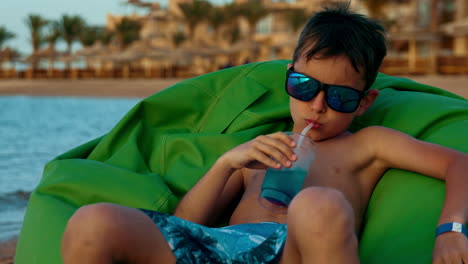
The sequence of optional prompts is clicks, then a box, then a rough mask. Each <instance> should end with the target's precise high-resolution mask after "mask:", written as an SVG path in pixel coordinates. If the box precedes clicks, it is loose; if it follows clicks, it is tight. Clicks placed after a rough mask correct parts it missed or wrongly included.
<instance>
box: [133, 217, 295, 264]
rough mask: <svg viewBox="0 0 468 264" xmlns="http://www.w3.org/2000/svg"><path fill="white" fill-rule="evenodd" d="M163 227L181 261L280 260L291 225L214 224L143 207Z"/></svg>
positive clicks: (235, 262)
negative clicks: (208, 225)
mask: <svg viewBox="0 0 468 264" xmlns="http://www.w3.org/2000/svg"><path fill="white" fill-rule="evenodd" d="M141 211H143V212H144V213H145V214H146V215H147V216H149V217H150V218H151V219H152V220H153V222H154V223H156V224H157V225H158V227H159V230H160V231H161V233H162V234H163V235H164V237H165V238H166V240H167V242H168V244H169V246H170V248H171V249H172V252H173V253H174V255H175V256H176V258H177V263H184V264H185V263H187V264H188V263H200V264H218V263H220V264H221V263H222V264H228V263H229V264H231V263H232V264H240V263H248V264H256V263H277V262H278V261H279V259H280V257H281V252H282V249H283V247H284V243H285V242H286V235H287V226H286V225H284V224H278V223H273V222H264V223H254V224H240V225H233V226H226V227H221V228H210V227H206V226H202V225H199V224H195V223H192V222H189V221H187V220H184V219H181V218H179V217H176V216H172V215H168V214H164V213H160V212H155V211H149V210H141Z"/></svg>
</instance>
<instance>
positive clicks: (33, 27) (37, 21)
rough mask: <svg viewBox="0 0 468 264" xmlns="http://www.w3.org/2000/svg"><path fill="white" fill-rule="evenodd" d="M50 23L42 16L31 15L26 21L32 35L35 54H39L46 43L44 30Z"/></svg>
mask: <svg viewBox="0 0 468 264" xmlns="http://www.w3.org/2000/svg"><path fill="white" fill-rule="evenodd" d="M48 23H49V21H47V20H46V19H44V18H42V17H41V16H40V15H35V14H31V15H29V16H28V17H27V19H26V25H27V26H28V28H29V31H30V34H31V45H32V48H33V52H37V51H38V50H39V48H40V47H41V46H42V44H43V43H44V35H43V32H42V29H43V28H44V26H45V25H47V24H48Z"/></svg>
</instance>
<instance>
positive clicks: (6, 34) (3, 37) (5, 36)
mask: <svg viewBox="0 0 468 264" xmlns="http://www.w3.org/2000/svg"><path fill="white" fill-rule="evenodd" d="M14 37H15V34H14V33H13V32H10V31H8V30H7V29H6V28H5V27H4V26H0V50H2V49H3V45H4V44H5V43H6V42H7V41H8V40H10V39H12V38H14Z"/></svg>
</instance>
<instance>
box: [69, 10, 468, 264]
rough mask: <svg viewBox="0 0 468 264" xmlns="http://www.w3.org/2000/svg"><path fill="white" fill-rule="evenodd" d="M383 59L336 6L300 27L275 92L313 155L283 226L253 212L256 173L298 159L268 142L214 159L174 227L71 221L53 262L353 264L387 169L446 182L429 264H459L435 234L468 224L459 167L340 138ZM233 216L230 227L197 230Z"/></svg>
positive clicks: (446, 238)
mask: <svg viewBox="0 0 468 264" xmlns="http://www.w3.org/2000/svg"><path fill="white" fill-rule="evenodd" d="M385 52H386V51H385V39H384V36H383V28H382V27H381V26H379V25H378V24H376V23H374V22H372V21H369V20H368V19H366V18H364V17H363V16H360V15H357V14H354V13H351V12H350V11H348V7H347V6H337V7H335V8H334V9H328V10H325V11H323V12H319V13H317V14H316V15H314V16H313V17H312V18H311V20H309V22H308V23H307V25H306V26H305V28H304V30H303V32H302V34H301V37H300V39H299V43H298V46H297V48H296V50H295V53H294V57H293V63H292V64H290V65H289V69H288V70H287V83H286V90H287V92H288V94H289V95H290V111H291V117H292V119H293V121H294V126H293V131H294V132H298V133H300V132H301V131H302V130H303V129H304V128H305V127H306V126H307V125H309V124H312V123H313V126H312V129H310V130H309V132H308V133H307V135H306V136H307V137H309V138H310V139H312V140H314V141H315V142H316V143H317V146H318V149H317V154H316V158H315V161H314V163H313V164H312V166H311V168H310V170H309V173H308V176H307V179H306V181H305V184H304V187H303V189H302V191H301V192H300V193H299V194H297V195H296V197H295V198H294V199H293V200H292V202H291V204H290V206H289V208H288V211H287V214H275V213H273V212H271V211H268V210H267V209H265V208H263V207H261V206H260V204H259V202H258V196H259V194H260V186H261V183H262V181H263V178H264V175H265V169H266V168H268V167H272V168H280V167H282V166H283V167H290V166H291V164H292V163H293V162H294V161H295V160H296V159H297V157H296V156H295V154H294V152H293V151H292V148H293V147H294V146H295V144H296V142H294V141H293V140H292V139H291V138H290V137H289V136H287V135H286V134H284V133H282V132H277V133H273V134H270V135H262V136H259V137H257V138H255V139H253V140H251V141H249V142H246V143H244V144H242V145H239V146H238V147H236V148H234V149H232V150H230V151H228V152H226V153H225V154H223V155H222V156H221V157H219V159H218V160H217V161H216V162H215V164H214V165H213V166H212V168H211V169H210V170H209V171H208V172H207V173H206V174H205V175H204V176H203V178H202V179H201V180H200V181H199V182H198V183H197V184H196V185H195V186H194V187H193V188H192V189H191V190H190V191H189V192H188V193H187V194H186V195H185V197H184V198H183V199H182V201H181V202H180V203H179V205H178V207H177V209H176V211H175V213H174V216H168V215H165V214H161V213H157V212H151V211H145V210H136V209H132V208H126V207H122V206H119V205H112V204H94V205H88V206H84V207H83V208H81V209H79V210H78V211H77V212H76V213H75V214H74V216H73V217H72V218H71V219H70V221H69V223H68V225H67V228H66V231H65V234H64V237H63V244H62V253H63V259H64V262H65V263H75V262H80V263H83V262H84V263H111V262H130V263H175V262H176V261H177V262H178V263H269V262H278V261H279V263H358V262H359V258H358V237H357V235H358V234H359V233H360V228H361V219H362V216H363V214H364V211H365V209H366V207H367V203H368V201H369V198H370V196H371V194H372V191H373V189H374V186H375V185H376V184H377V182H378V181H379V179H380V177H381V176H382V175H383V174H384V172H385V171H386V170H387V169H389V168H401V169H405V170H411V171H415V172H418V173H422V174H425V175H429V176H431V177H435V178H438V179H442V180H445V181H446V188H447V196H446V201H445V204H444V208H443V211H442V214H441V216H440V220H439V224H440V225H442V229H439V231H440V233H441V234H440V235H438V237H437V239H436V244H435V248H434V254H433V255H434V263H442V262H443V263H463V262H465V263H466V262H468V258H467V255H466V252H467V251H468V239H467V238H466V237H465V236H464V234H462V233H460V232H457V231H456V230H452V229H449V230H444V227H446V226H447V225H445V224H448V225H450V226H452V224H450V223H452V222H456V223H462V224H463V223H465V222H466V220H467V214H468V212H467V211H468V209H467V207H468V206H466V205H465V201H466V200H467V198H468V194H467V192H466V190H467V188H468V176H467V175H466V174H467V171H468V157H467V155H466V154H463V153H460V152H457V151H454V150H450V149H447V148H445V147H441V146H437V145H434V144H429V143H425V142H422V141H418V140H416V139H413V138H411V137H409V136H407V135H405V134H402V133H400V132H397V131H394V130H391V129H387V128H384V127H368V128H364V129H362V130H361V131H359V132H356V133H354V134H352V133H350V132H348V131H347V128H348V126H349V125H350V123H351V122H352V120H353V118H354V117H355V116H358V115H361V114H363V113H364V112H365V111H366V110H367V109H368V108H369V107H370V106H371V104H372V103H373V102H374V100H375V99H376V97H377V96H378V91H376V90H369V87H370V86H371V84H372V83H373V82H374V80H375V78H376V75H377V70H378V68H379V66H380V63H381V62H382V60H383V58H384V56H385ZM383 139H384V140H383ZM233 206H235V209H234V210H233V211H232V212H231V217H230V220H229V227H226V228H223V229H213V228H208V227H204V226H209V225H212V224H214V223H215V222H216V220H217V218H218V216H220V215H221V214H223V213H225V212H223V211H224V210H225V209H226V208H233ZM148 216H149V217H148ZM155 223H156V224H155ZM455 225H456V226H458V224H455ZM445 231H454V232H445ZM237 240H239V241H237Z"/></svg>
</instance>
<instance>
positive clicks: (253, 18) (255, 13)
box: [238, 0, 270, 35]
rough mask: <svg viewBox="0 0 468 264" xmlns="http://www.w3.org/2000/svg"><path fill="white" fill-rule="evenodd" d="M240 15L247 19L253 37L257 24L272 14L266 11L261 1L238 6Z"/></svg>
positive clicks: (255, 0) (252, 1)
mask: <svg viewBox="0 0 468 264" xmlns="http://www.w3.org/2000/svg"><path fill="white" fill-rule="evenodd" d="M238 9H239V12H240V15H241V16H243V17H245V19H247V21H248V22H249V25H250V34H251V35H253V34H254V33H255V32H254V29H255V26H256V25H257V23H258V22H259V21H260V20H261V19H262V18H264V17H265V16H267V15H268V14H269V13H270V12H269V11H268V9H266V8H265V7H264V6H263V4H262V2H261V1H260V0H249V1H247V2H245V3H242V4H240V5H239V6H238Z"/></svg>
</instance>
